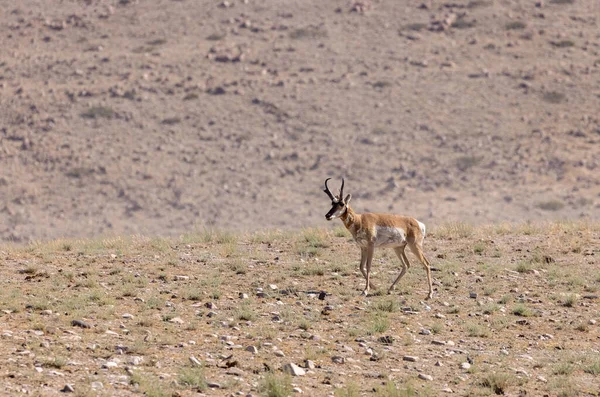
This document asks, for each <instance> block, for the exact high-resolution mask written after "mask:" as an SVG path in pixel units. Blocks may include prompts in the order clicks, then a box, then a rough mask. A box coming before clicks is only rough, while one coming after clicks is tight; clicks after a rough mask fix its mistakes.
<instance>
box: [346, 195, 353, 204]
mask: <svg viewBox="0 0 600 397" xmlns="http://www.w3.org/2000/svg"><path fill="white" fill-rule="evenodd" d="M351 199H352V195H351V194H349V195H347V196H346V198H345V199H344V203H346V205H348V204H349V203H350V200H351Z"/></svg>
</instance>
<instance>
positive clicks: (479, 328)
mask: <svg viewBox="0 0 600 397" xmlns="http://www.w3.org/2000/svg"><path fill="white" fill-rule="evenodd" d="M467 333H468V335H469V336H471V337H474V338H487V337H488V336H490V330H489V329H488V328H487V327H485V326H483V325H480V324H477V323H468V324H467Z"/></svg>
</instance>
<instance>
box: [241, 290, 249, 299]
mask: <svg viewBox="0 0 600 397" xmlns="http://www.w3.org/2000/svg"><path fill="white" fill-rule="evenodd" d="M248 298H250V297H249V296H248V294H245V293H243V292H240V299H248Z"/></svg>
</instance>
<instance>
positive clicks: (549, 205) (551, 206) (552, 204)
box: [536, 200, 565, 211]
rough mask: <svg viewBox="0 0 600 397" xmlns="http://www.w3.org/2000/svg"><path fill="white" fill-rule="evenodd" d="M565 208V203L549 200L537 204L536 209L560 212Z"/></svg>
mask: <svg viewBox="0 0 600 397" xmlns="http://www.w3.org/2000/svg"><path fill="white" fill-rule="evenodd" d="M564 206H565V203H563V202H562V201H560V200H548V201H542V202H539V203H537V204H536V207H538V208H539V209H541V210H544V211H560V210H561V209H563V207H564Z"/></svg>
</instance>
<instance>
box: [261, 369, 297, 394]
mask: <svg viewBox="0 0 600 397" xmlns="http://www.w3.org/2000/svg"><path fill="white" fill-rule="evenodd" d="M259 392H260V393H261V396H264V397H288V396H289V395H290V394H292V379H291V377H290V376H289V375H278V374H275V373H273V372H269V373H267V375H265V378H264V379H263V381H262V382H261V384H260V386H259Z"/></svg>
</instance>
